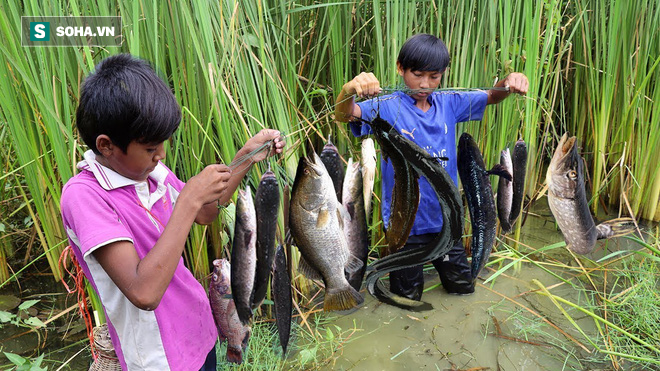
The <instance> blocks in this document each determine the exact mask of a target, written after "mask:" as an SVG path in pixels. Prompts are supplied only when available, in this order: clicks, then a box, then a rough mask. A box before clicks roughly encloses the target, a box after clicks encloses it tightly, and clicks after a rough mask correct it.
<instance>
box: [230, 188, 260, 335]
mask: <svg viewBox="0 0 660 371" xmlns="http://www.w3.org/2000/svg"><path fill="white" fill-rule="evenodd" d="M256 250H257V215H256V212H255V209H254V201H253V200H252V192H251V191H250V187H249V186H248V187H246V189H245V190H242V189H239V190H238V197H237V200H236V222H235V224H234V241H233V245H232V249H231V291H232V293H233V294H232V297H233V299H234V303H236V311H237V313H238V318H239V319H240V320H241V322H242V323H243V324H247V323H249V322H250V319H252V289H253V287H254V276H255V271H256V266H257V251H256Z"/></svg>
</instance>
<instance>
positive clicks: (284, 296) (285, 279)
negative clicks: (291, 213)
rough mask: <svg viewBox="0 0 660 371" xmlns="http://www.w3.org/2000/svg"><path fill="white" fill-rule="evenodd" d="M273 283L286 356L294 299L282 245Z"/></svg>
mask: <svg viewBox="0 0 660 371" xmlns="http://www.w3.org/2000/svg"><path fill="white" fill-rule="evenodd" d="M271 285H272V292H273V303H274V305H273V308H274V309H275V323H276V324H277V333H278V334H279V338H280V345H282V351H283V353H282V354H283V355H284V356H286V348H287V346H288V344H289V335H290V333H291V309H292V307H293V301H292V299H291V278H289V271H288V270H287V263H286V254H285V253H284V246H282V245H279V246H278V247H277V250H276V252H275V264H274V266H273V280H272V281H271Z"/></svg>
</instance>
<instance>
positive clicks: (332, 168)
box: [319, 138, 344, 201]
mask: <svg viewBox="0 0 660 371" xmlns="http://www.w3.org/2000/svg"><path fill="white" fill-rule="evenodd" d="M319 157H320V158H321V161H323V165H325V168H326V169H327V171H328V174H330V179H332V185H333V186H334V190H335V194H336V195H337V200H339V201H341V192H342V189H343V185H342V183H343V182H344V164H343V163H342V161H341V157H340V156H339V151H338V150H337V147H335V145H334V144H332V142H331V141H330V138H328V143H326V144H325V146H324V147H323V150H322V151H321V154H320V155H319Z"/></svg>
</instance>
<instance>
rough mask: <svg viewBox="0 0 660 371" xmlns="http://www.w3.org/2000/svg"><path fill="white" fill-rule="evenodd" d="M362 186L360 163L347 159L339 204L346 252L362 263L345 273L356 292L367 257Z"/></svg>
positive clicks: (367, 236)
mask: <svg viewBox="0 0 660 371" xmlns="http://www.w3.org/2000/svg"><path fill="white" fill-rule="evenodd" d="M363 186H364V185H363V182H362V171H361V169H360V163H359V162H353V158H349V159H348V165H347V166H346V175H345V176H344V189H343V190H342V197H343V199H342V202H341V203H342V205H343V206H344V208H345V209H346V215H343V220H344V235H345V236H346V242H347V244H348V251H349V252H350V253H351V255H352V256H354V257H356V258H357V259H359V260H360V261H361V262H362V268H360V269H359V270H357V271H355V272H353V273H348V272H347V277H346V279H347V280H348V283H350V284H351V286H353V288H354V289H355V290H357V291H360V287H361V286H362V278H363V277H364V272H365V270H366V268H367V257H368V255H369V233H368V230H367V216H366V214H365V212H364V199H363V197H364V193H363V192H362V187H363Z"/></svg>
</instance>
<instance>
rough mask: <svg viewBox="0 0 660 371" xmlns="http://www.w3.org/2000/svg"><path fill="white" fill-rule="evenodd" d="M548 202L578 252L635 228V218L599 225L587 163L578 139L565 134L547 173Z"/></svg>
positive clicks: (586, 250) (570, 246) (572, 248)
mask: <svg viewBox="0 0 660 371" xmlns="http://www.w3.org/2000/svg"><path fill="white" fill-rule="evenodd" d="M546 182H547V183H548V203H549V204H550V210H551V211H552V215H554V217H555V220H557V224H558V225H559V229H561V233H562V234H563V235H564V239H565V240H566V245H567V247H568V249H570V250H571V251H574V252H576V253H578V254H587V253H589V252H591V251H592V250H593V249H594V247H595V245H596V240H599V239H604V238H611V237H617V236H621V235H623V234H627V233H630V232H632V231H633V230H634V227H633V220H632V219H630V218H619V219H613V220H609V221H607V222H604V223H601V224H599V225H596V223H595V222H594V218H593V217H592V216H591V213H590V211H589V204H588V202H587V195H586V191H585V188H584V164H583V161H582V157H580V155H579V154H578V149H577V139H576V138H575V137H570V138H569V137H568V133H566V134H564V135H563V136H562V137H561V140H560V141H559V144H558V145H557V148H556V149H555V153H554V155H553V156H552V160H551V161H550V166H549V167H548V172H547V173H546Z"/></svg>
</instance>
